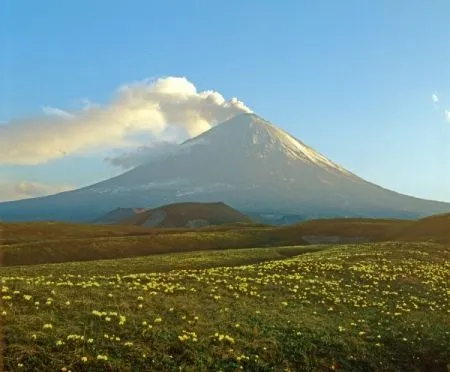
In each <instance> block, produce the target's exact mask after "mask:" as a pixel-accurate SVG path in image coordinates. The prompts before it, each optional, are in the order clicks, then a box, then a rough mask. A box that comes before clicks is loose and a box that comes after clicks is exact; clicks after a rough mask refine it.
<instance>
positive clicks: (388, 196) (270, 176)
mask: <svg viewBox="0 0 450 372" xmlns="http://www.w3.org/2000/svg"><path fill="white" fill-rule="evenodd" d="M219 200H221V201H224V202H225V203H227V204H228V205H230V206H231V207H233V208H236V209H238V210H240V211H241V212H243V213H246V214H250V215H251V216H258V215H259V216H262V219H264V220H270V219H271V218H272V219H276V218H279V217H280V216H283V215H294V216H295V219H297V218H298V219H300V218H311V217H326V216H336V217H339V216H344V217H348V216H361V217H402V218H417V217H422V216H427V215H431V214H436V213H443V212H449V211H450V204H449V203H441V202H435V201H429V200H422V199H417V198H413V197H409V196H406V195H402V194H398V193H395V192H392V191H389V190H386V189H383V188H381V187H379V186H377V185H374V184H372V183H370V182H367V181H365V180H363V179H361V178H360V177H358V176H356V175H354V174H352V173H351V172H349V171H347V170H345V169H344V168H343V167H341V166H340V165H338V164H335V163H334V162H332V161H330V160H328V159H327V158H326V157H325V156H323V155H321V154H320V153H318V152H316V151H315V150H313V149H312V148H310V147H308V146H307V145H305V144H304V143H302V142H301V141H299V140H297V139H296V138H294V137H292V136H291V135H289V134H287V133H286V132H284V131H282V130H281V129H279V128H277V127H275V126H274V125H272V124H271V123H269V122H267V121H265V120H264V119H262V118H260V117H258V116H257V115H255V114H243V115H238V116H236V117H234V118H232V119H230V120H228V121H226V122H224V123H222V124H220V125H218V126H216V127H214V128H212V129H211V130H209V131H207V132H205V133H203V134H202V135H200V136H198V137H196V138H193V139H191V140H188V141H186V142H184V143H182V144H181V145H180V146H179V147H178V149H177V150H176V151H173V152H172V153H170V154H168V155H167V156H164V157H160V158H158V159H155V160H154V161H152V162H149V163H147V164H144V165H142V166H139V167H137V168H135V169H132V170H130V171H128V172H126V173H124V174H122V175H120V176H117V177H114V178H111V179H109V180H106V181H103V182H100V183H97V184H95V185H92V186H89V187H85V188H83V189H79V190H75V191H70V192H66V193H61V194H58V195H55V196H50V197H45V198H39V199H34V200H26V201H20V202H14V203H5V204H0V219H13V220H14V219H16V220H17V219H48V218H53V219H64V220H75V221H77V220H87V219H92V218H95V217H97V216H98V215H101V214H103V213H107V212H109V211H111V210H112V209H114V208H117V207H120V206H122V207H124V206H131V205H139V206H143V207H146V208H154V207H156V206H158V205H163V204H171V203H177V202H217V201H219ZM295 219H294V220H295ZM291 220H292V219H291Z"/></svg>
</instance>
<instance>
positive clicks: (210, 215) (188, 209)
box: [96, 202, 253, 228]
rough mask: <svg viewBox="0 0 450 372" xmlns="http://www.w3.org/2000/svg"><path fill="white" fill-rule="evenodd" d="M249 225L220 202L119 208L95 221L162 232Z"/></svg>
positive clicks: (249, 219)
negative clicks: (160, 228)
mask: <svg viewBox="0 0 450 372" xmlns="http://www.w3.org/2000/svg"><path fill="white" fill-rule="evenodd" d="M252 222H253V221H252V219H251V218H250V217H248V216H246V215H245V214H243V213H241V212H239V211H237V210H236V209H234V208H231V207H230V206H228V205H226V204H225V203H222V202H219V203H175V204H169V205H164V206H161V207H158V208H155V209H149V210H145V209H135V208H118V209H115V210H113V211H112V212H110V213H108V214H106V215H105V216H103V217H101V218H99V219H98V220H96V223H98V224H119V225H127V226H129V225H131V226H144V227H164V228H200V227H205V226H215V225H233V224H242V223H244V224H250V223H252Z"/></svg>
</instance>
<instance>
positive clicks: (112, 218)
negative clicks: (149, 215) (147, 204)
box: [93, 208, 147, 225]
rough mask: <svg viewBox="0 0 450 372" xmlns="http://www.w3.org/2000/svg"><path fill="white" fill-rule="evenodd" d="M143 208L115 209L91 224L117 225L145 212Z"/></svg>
mask: <svg viewBox="0 0 450 372" xmlns="http://www.w3.org/2000/svg"><path fill="white" fill-rule="evenodd" d="M146 211H147V209H145V208H116V209H114V210H112V211H111V212H109V213H107V214H105V215H104V216H102V217H100V218H98V219H96V220H94V221H93V223H97V224H101V225H117V224H120V223H121V222H122V221H123V220H126V219H129V218H132V217H136V216H137V215H139V214H140V213H143V212H146Z"/></svg>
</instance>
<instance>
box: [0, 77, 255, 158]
mask: <svg viewBox="0 0 450 372" xmlns="http://www.w3.org/2000/svg"><path fill="white" fill-rule="evenodd" d="M244 112H251V110H250V109H249V108H248V107H247V106H246V105H245V104H244V103H242V102H241V101H239V100H237V99H236V98H232V99H230V100H225V99H224V97H223V96H222V95H221V94H220V93H217V92H214V91H203V92H197V89H196V87H195V86H194V85H193V84H192V83H191V82H189V81H188V80H187V79H186V78H184V77H165V78H160V79H157V80H153V81H149V80H144V81H140V82H135V83H131V84H127V85H124V86H122V87H120V88H119V89H118V91H117V93H116V96H115V98H114V99H113V100H112V101H111V102H110V103H109V104H107V105H104V106H99V105H89V106H88V107H85V108H84V109H83V110H81V111H79V112H66V111H63V110H60V109H56V108H51V107H46V108H45V109H44V114H43V115H42V116H40V117H35V118H29V119H21V120H13V121H10V122H8V123H7V124H6V125H2V126H0V164H28V165H34V164H40V163H45V162H47V161H50V160H52V159H57V158H59V157H62V156H65V155H70V154H77V153H82V152H88V151H92V150H94V149H98V148H99V147H102V148H105V149H108V148H123V147H130V146H134V147H137V146H142V145H144V143H142V142H140V141H139V140H136V138H133V135H134V137H136V134H139V133H149V134H152V135H153V136H154V137H156V138H158V136H163V135H164V132H165V131H166V130H167V129H170V128H171V127H178V128H181V129H183V130H184V131H185V132H186V133H187V135H188V136H190V137H192V136H196V135H198V134H200V133H202V132H204V131H205V130H208V129H209V128H210V127H211V125H215V124H217V123H219V122H222V121H225V120H227V119H229V118H231V117H232V116H235V115H237V114H240V113H244ZM131 138H133V139H131Z"/></svg>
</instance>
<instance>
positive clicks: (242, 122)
mask: <svg viewBox="0 0 450 372" xmlns="http://www.w3.org/2000/svg"><path fill="white" fill-rule="evenodd" d="M219 143H222V144H224V143H225V144H227V146H230V147H233V151H236V146H241V147H242V148H244V149H245V151H246V153H247V154H249V153H250V154H252V155H254V156H257V157H259V158H266V157H268V156H271V155H283V156H285V157H287V158H288V159H291V160H292V159H293V160H300V161H302V162H304V163H309V164H314V165H316V166H319V167H321V168H324V169H326V170H334V171H338V172H340V173H345V174H346V175H349V176H354V175H352V174H351V173H350V172H348V171H347V170H346V169H344V168H343V167H341V166H340V165H338V164H336V163H334V162H332V161H331V160H329V159H327V158H326V157H325V156H324V155H322V154H320V153H318V152H317V151H315V150H314V149H312V148H311V147H309V146H307V145H305V144H304V143H303V142H301V141H299V140H298V139H296V138H295V137H293V136H291V135H290V134H288V133H286V132H285V131H283V130H282V129H280V128H278V127H276V126H274V125H273V124H272V123H270V122H269V121H267V120H264V119H263V118H261V117H259V116H258V115H256V114H253V113H251V114H241V115H237V116H235V117H233V118H231V119H229V120H227V121H225V122H223V123H221V124H219V125H217V126H216V127H214V128H213V129H211V130H209V131H208V132H205V133H203V134H202V135H200V136H198V137H196V138H193V139H191V140H188V141H186V142H184V143H183V144H182V145H181V146H182V148H186V149H187V148H191V147H195V146H196V145H209V146H212V147H213V148H214V147H216V146H219ZM355 177H356V176H355Z"/></svg>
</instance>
